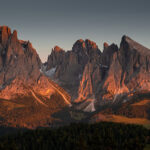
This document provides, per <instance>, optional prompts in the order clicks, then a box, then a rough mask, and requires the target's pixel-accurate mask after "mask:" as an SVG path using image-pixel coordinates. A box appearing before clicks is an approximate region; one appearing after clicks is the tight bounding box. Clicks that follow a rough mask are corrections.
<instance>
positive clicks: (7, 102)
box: [2, 101, 25, 110]
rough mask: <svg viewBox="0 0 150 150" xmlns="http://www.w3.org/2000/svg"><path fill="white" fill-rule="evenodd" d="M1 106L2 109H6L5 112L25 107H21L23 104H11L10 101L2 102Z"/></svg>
mask: <svg viewBox="0 0 150 150" xmlns="http://www.w3.org/2000/svg"><path fill="white" fill-rule="evenodd" d="M2 104H3V106H4V107H6V108H7V110H12V109H16V108H23V107H25V105H23V104H17V103H15V102H12V101H2Z"/></svg>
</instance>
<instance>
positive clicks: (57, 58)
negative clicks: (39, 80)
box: [46, 46, 65, 70]
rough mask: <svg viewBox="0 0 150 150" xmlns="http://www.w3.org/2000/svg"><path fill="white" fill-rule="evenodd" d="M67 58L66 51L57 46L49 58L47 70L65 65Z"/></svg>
mask: <svg viewBox="0 0 150 150" xmlns="http://www.w3.org/2000/svg"><path fill="white" fill-rule="evenodd" d="M64 57H65V51H64V50H63V49H62V48H60V47H59V46H55V47H54V48H53V49H52V52H51V54H50V55H49V56H48V59H47V63H46V64H47V65H46V70H49V69H51V68H54V67H57V66H58V65H60V64H61V63H63V61H64Z"/></svg>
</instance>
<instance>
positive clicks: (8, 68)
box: [0, 26, 70, 128]
mask: <svg viewBox="0 0 150 150" xmlns="http://www.w3.org/2000/svg"><path fill="white" fill-rule="evenodd" d="M57 49H58V48H57ZM41 65H42V63H41V60H40V58H39V56H38V54H37V52H36V50H35V49H34V48H33V47H32V44H31V43H30V42H29V41H22V40H18V37H17V31H16V30H14V31H13V33H11V30H10V28H9V27H6V26H2V27H0V90H1V91H0V101H1V105H0V108H1V110H0V117H1V118H3V121H2V124H4V125H8V124H11V125H12V126H21V127H30V128H34V127H37V126H44V125H45V126H46V125H48V124H50V123H51V121H52V120H53V118H52V117H51V114H52V113H54V112H56V111H58V110H59V109H61V108H63V107H64V106H66V105H69V104H70V100H69V99H70V97H69V95H68V94H67V92H65V91H64V90H63V89H62V88H61V87H59V86H58V85H57V84H56V83H54V82H53V81H51V80H50V79H48V78H47V77H46V76H45V75H43V74H42V73H41V71H40V69H41ZM3 111H5V113H3Z"/></svg>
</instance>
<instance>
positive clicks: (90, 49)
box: [46, 39, 101, 100]
mask: <svg viewBox="0 0 150 150" xmlns="http://www.w3.org/2000/svg"><path fill="white" fill-rule="evenodd" d="M54 49H55V48H54ZM57 53H58V54H57V56H56V55H55V57H54V50H52V53H51V55H50V56H49V57H48V61H47V63H46V64H47V65H46V70H48V69H49V70H51V69H52V67H56V70H55V73H54V79H55V80H57V81H58V80H59V81H58V83H59V84H60V85H61V86H62V87H63V88H65V89H66V90H68V91H69V92H70V94H71V95H72V99H73V100H74V99H75V98H77V97H78V89H79V86H80V81H81V79H82V75H83V71H84V69H85V66H86V65H87V63H88V62H90V61H92V62H93V61H95V62H96V61H98V60H99V57H100V56H101V52H100V50H99V49H98V47H97V45H96V43H95V42H93V41H90V40H88V39H87V40H85V41H84V40H82V39H80V40H77V41H76V42H75V43H74V45H73V47H72V50H71V51H67V52H64V51H63V52H62V51H58V52H57ZM57 60H59V61H57ZM56 62H57V63H56ZM52 64H55V65H52Z"/></svg>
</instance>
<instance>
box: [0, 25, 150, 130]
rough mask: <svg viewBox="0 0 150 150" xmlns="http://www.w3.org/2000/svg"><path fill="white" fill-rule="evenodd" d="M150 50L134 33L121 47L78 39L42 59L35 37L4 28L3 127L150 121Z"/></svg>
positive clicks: (0, 65) (0, 32) (0, 56)
mask: <svg viewBox="0 0 150 150" xmlns="http://www.w3.org/2000/svg"><path fill="white" fill-rule="evenodd" d="M149 110H150V50H149V49H148V48H146V47H144V46H142V45H141V44H139V43H137V42H136V41H134V40H132V39H131V38H130V37H128V36H125V35H124V36H123V37H122V39H121V43H120V46H119V47H118V46H117V45H116V44H114V43H113V44H111V45H109V44H108V43H106V42H105V43H104V47H103V51H101V50H100V49H99V48H98V46H97V45H96V43H95V42H93V41H91V40H89V39H86V40H82V39H79V40H77V41H76V42H75V43H74V44H73V47H72V49H71V50H68V51H67V50H63V49H62V48H60V47H59V46H55V47H54V48H53V49H52V51H51V54H50V55H49V56H48V59H47V61H46V62H45V63H42V62H41V60H40V57H39V55H38V54H37V52H36V50H35V49H34V48H33V46H32V44H31V43H30V41H23V40H19V39H18V37H17V31H16V30H14V31H13V32H11V29H10V28H9V27H7V26H1V27H0V125H4V126H12V127H26V128H36V127H39V126H42V127H45V126H53V125H54V126H55V125H62V124H64V123H70V122H76V121H77V122H82V121H87V122H96V121H114V122H125V123H139V124H146V125H148V124H149V123H150V120H149V119H150V111H149Z"/></svg>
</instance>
